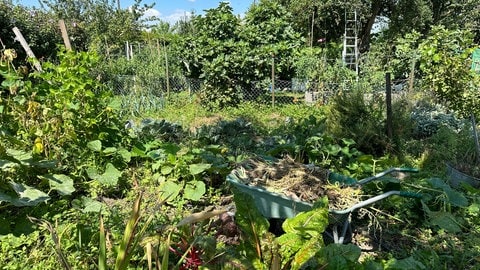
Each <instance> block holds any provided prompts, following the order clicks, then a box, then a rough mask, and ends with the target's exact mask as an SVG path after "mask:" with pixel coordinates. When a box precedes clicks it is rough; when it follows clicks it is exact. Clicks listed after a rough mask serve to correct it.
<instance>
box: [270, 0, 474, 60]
mask: <svg viewBox="0 0 480 270" xmlns="http://www.w3.org/2000/svg"><path fill="white" fill-rule="evenodd" d="M277 2H278V3H281V4H283V5H285V6H286V7H288V9H289V10H290V12H291V13H292V14H293V17H292V18H293V20H292V22H293V23H294V25H295V27H296V29H297V31H299V32H301V33H302V34H303V36H304V37H308V38H309V39H308V40H312V39H311V38H310V37H311V35H310V34H311V33H312V32H313V43H311V44H312V45H318V44H317V43H316V42H315V41H316V40H318V38H326V39H327V41H339V40H341V39H342V38H343V34H344V30H345V29H344V28H345V19H346V18H345V14H346V13H348V12H353V11H354V10H356V11H357V15H358V22H359V29H358V30H359V39H360V48H361V51H362V52H365V51H367V50H368V49H369V47H370V42H371V38H372V29H373V27H374V25H375V22H377V21H378V19H380V18H383V19H384V20H385V21H387V22H388V25H389V27H388V29H389V30H388V37H389V39H390V40H395V39H396V38H397V37H400V36H402V35H403V34H405V33H410V32H411V31H413V30H416V31H417V32H420V33H423V34H426V33H428V31H429V29H430V28H431V27H432V26H433V25H439V24H441V25H444V26H446V27H447V28H449V29H455V28H462V29H470V30H473V31H474V33H475V35H476V38H475V39H476V40H479V39H480V30H479V29H478V24H477V22H478V21H479V19H480V9H479V8H478V1H476V0H453V1H447V0H435V1H429V0H415V1H410V0H398V1H397V0H356V1H335V0H324V1H310V0H277ZM312 22H313V23H312ZM312 30H313V31H312Z"/></svg>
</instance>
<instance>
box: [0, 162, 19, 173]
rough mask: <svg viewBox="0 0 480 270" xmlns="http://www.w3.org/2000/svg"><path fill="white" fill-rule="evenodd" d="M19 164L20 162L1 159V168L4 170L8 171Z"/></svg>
mask: <svg viewBox="0 0 480 270" xmlns="http://www.w3.org/2000/svg"><path fill="white" fill-rule="evenodd" d="M18 166H20V164H18V163H16V162H13V161H9V160H3V159H0V170H2V171H7V170H10V169H12V168H16V167H18Z"/></svg>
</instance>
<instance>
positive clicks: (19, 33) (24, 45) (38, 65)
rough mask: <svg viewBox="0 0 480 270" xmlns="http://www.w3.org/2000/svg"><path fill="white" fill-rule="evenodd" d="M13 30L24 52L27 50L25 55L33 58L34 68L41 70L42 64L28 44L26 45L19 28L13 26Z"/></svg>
mask: <svg viewBox="0 0 480 270" xmlns="http://www.w3.org/2000/svg"><path fill="white" fill-rule="evenodd" d="M13 32H14V33H15V36H16V39H17V40H18V41H19V42H20V44H22V47H23V49H24V50H25V52H27V55H28V56H29V57H31V58H33V60H34V61H33V65H34V66H35V68H36V69H37V70H38V71H42V66H41V65H40V62H39V61H38V59H37V57H35V54H34V53H33V52H32V49H30V46H29V45H28V43H27V41H26V40H25V38H24V37H23V35H22V33H21V32H20V30H19V29H18V28H17V27H14V28H13Z"/></svg>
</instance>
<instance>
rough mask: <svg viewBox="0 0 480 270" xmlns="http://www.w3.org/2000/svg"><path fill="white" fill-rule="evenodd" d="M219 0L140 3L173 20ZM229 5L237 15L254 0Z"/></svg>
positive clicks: (125, 1)
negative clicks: (151, 6) (150, 5)
mask: <svg viewBox="0 0 480 270" xmlns="http://www.w3.org/2000/svg"><path fill="white" fill-rule="evenodd" d="M13 2H14V3H18V4H20V5H22V6H27V7H32V6H35V7H39V1H38V0H14V1H13ZM220 2H222V1H220V0H143V1H142V4H152V3H155V6H154V7H153V9H151V10H149V11H148V14H146V15H147V16H156V17H159V18H160V19H161V20H163V21H167V22H175V21H177V20H179V19H180V18H182V17H184V16H185V15H189V14H191V12H192V11H195V14H203V11H204V10H205V9H211V8H216V7H218V5H219V3H220ZM227 2H230V6H231V7H232V8H233V13H234V14H237V15H242V14H244V13H245V12H246V11H247V10H248V8H249V7H250V5H251V4H252V3H253V2H254V0H230V1H227ZM133 3H134V1H133V0H120V6H121V8H128V7H129V6H131V5H132V4H133Z"/></svg>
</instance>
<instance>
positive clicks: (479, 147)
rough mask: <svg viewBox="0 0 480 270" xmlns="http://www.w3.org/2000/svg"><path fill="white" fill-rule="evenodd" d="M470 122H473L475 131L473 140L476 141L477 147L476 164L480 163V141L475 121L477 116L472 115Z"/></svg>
mask: <svg viewBox="0 0 480 270" xmlns="http://www.w3.org/2000/svg"><path fill="white" fill-rule="evenodd" d="M470 120H471V121H472V129H473V139H474V140H475V147H476V153H477V155H476V157H475V162H476V163H479V160H480V142H479V141H478V132H477V122H476V120H475V115H474V114H473V113H472V114H471V115H470Z"/></svg>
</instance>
